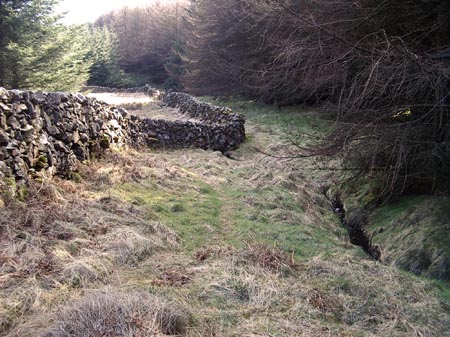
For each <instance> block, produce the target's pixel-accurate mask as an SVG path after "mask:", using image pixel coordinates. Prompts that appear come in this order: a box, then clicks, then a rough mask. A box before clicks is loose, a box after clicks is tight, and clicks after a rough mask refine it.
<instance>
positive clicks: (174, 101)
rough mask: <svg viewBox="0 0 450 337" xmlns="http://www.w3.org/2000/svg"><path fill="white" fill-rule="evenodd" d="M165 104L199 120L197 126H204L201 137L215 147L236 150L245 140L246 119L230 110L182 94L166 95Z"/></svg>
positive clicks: (172, 93)
mask: <svg viewBox="0 0 450 337" xmlns="http://www.w3.org/2000/svg"><path fill="white" fill-rule="evenodd" d="M163 104H165V105H167V106H169V107H172V108H177V109H179V111H180V112H181V113H183V114H186V115H188V116H189V117H191V118H194V119H196V120H198V121H199V123H197V124H196V126H200V125H203V130H204V132H203V133H204V134H203V135H202V136H201V137H203V138H204V139H207V140H208V141H210V142H212V143H213V144H214V146H219V148H220V149H221V150H233V149H236V148H237V147H238V146H239V144H240V143H242V142H243V141H244V139H245V119H244V117H243V116H242V115H240V114H238V113H234V112H233V111H232V110H231V109H230V108H227V107H219V106H216V105H212V104H210V103H205V102H201V101H199V100H198V99H196V98H195V97H192V96H190V95H188V94H185V93H181V92H170V93H168V94H166V95H164V96H163ZM201 142H203V140H201ZM200 147H203V146H200ZM213 149H214V147H213Z"/></svg>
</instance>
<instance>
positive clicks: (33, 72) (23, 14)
mask: <svg viewBox="0 0 450 337" xmlns="http://www.w3.org/2000/svg"><path fill="white" fill-rule="evenodd" d="M57 3H58V0H28V1H14V0H6V1H1V2H0V27H1V29H2V36H1V38H0V67H1V68H0V69H1V71H0V85H2V86H5V87H8V88H20V89H40V90H61V91H70V90H77V89H79V87H80V86H81V85H82V84H83V83H84V82H86V81H87V79H88V76H89V75H88V71H89V68H90V66H91V60H90V59H89V57H88V52H89V46H88V44H87V42H86V36H87V34H86V30H85V28H83V27H80V26H73V27H66V26H64V25H62V24H59V23H58V20H59V18H60V17H59V16H57V15H55V14H54V7H55V5H56V4H57Z"/></svg>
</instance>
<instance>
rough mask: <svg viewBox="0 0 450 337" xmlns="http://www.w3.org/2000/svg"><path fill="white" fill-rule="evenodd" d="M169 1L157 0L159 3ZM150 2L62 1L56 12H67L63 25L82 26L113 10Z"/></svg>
mask: <svg viewBox="0 0 450 337" xmlns="http://www.w3.org/2000/svg"><path fill="white" fill-rule="evenodd" d="M167 1H169V0H159V2H160V3H162V2H167ZM152 2H154V1H152V0H63V1H61V3H60V4H59V6H58V7H57V12H58V13H62V12H68V13H67V14H66V16H65V18H64V19H62V22H63V23H65V24H82V23H87V22H94V21H95V20H96V19H97V18H98V17H99V16H100V15H102V14H105V13H109V12H111V11H112V10H114V9H118V8H122V7H125V6H128V7H137V6H142V5H147V4H151V3H152Z"/></svg>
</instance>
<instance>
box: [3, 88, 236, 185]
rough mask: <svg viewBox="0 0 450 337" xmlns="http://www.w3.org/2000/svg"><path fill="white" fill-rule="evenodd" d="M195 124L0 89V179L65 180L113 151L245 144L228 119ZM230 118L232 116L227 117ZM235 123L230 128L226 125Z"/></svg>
mask: <svg viewBox="0 0 450 337" xmlns="http://www.w3.org/2000/svg"><path fill="white" fill-rule="evenodd" d="M214 111H215V112H214V113H212V114H211V116H212V119H211V120H212V122H208V121H207V118H206V114H205V118H204V119H203V120H202V121H199V122H191V121H167V120H153V119H149V118H142V117H138V116H135V115H131V114H130V113H128V112H127V111H126V110H125V109H121V108H116V107H114V106H110V105H108V104H106V103H104V102H102V101H98V100H96V99H95V98H88V97H86V96H84V95H82V94H65V93H43V92H27V91H18V90H9V91H8V90H5V89H3V88H0V177H2V176H3V177H5V176H6V177H14V178H15V179H16V180H19V181H27V179H28V177H29V175H30V174H31V175H33V174H46V175H50V176H51V175H55V174H56V175H60V176H63V177H68V176H70V175H71V172H73V171H74V170H76V167H77V165H79V163H80V162H83V161H85V160H88V159H89V158H91V155H93V154H94V155H96V154H99V153H101V152H102V151H104V150H105V149H106V148H108V147H109V146H111V145H114V146H119V147H120V146H123V145H130V146H135V147H139V146H151V147H175V148H180V147H190V146H195V147H200V148H203V149H213V150H219V151H227V150H230V149H235V148H237V147H238V146H239V144H240V143H241V142H242V141H243V140H244V138H245V130H244V125H243V123H244V120H243V118H241V119H239V118H238V117H236V116H238V115H236V114H232V113H230V114H229V115H230V117H229V118H230V119H223V120H221V119H220V118H218V117H213V116H215V113H216V112H217V111H216V109H214ZM231 115H236V116H235V117H231ZM234 119H236V121H235V122H236V123H237V120H239V123H237V124H233V123H235V122H233V123H231V124H230V123H228V122H227V121H228V120H230V121H233V120H234Z"/></svg>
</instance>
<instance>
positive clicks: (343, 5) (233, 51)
mask: <svg viewBox="0 0 450 337" xmlns="http://www.w3.org/2000/svg"><path fill="white" fill-rule="evenodd" d="M57 2H58V1H56V0H2V1H1V2H0V31H1V35H0V69H1V72H0V86H3V87H6V88H21V89H37V90H50V91H76V90H79V89H80V87H81V86H82V85H83V84H86V83H87V84H90V85H101V86H111V87H130V86H138V85H143V84H145V83H151V84H154V85H159V86H162V87H164V88H167V89H169V88H170V89H174V90H183V91H186V92H188V93H192V94H195V95H210V96H225V97H230V96H236V95H239V96H242V97H246V98H248V99H253V100H256V101H261V102H264V103H269V104H273V105H275V106H287V105H299V104H304V105H309V106H311V105H314V106H319V107H321V108H323V110H324V111H326V113H327V114H330V115H331V118H334V119H335V120H336V123H335V125H334V127H333V128H332V129H331V130H330V132H328V133H327V135H326V136H325V137H322V138H321V139H314V138H313V137H311V139H310V140H311V141H310V145H309V146H306V147H301V148H300V147H299V152H298V154H297V155H298V156H306V157H309V156H331V155H336V154H339V155H340V156H342V158H343V161H342V162H343V163H344V164H343V165H344V167H343V169H345V170H349V171H354V172H355V174H361V175H364V176H370V177H373V179H381V181H382V183H381V185H380V188H379V194H380V196H383V197H386V196H389V195H391V194H399V193H400V194H401V193H408V192H414V193H417V192H418V193H442V192H447V191H448V190H449V188H450V185H449V182H448V174H449V173H450V172H449V171H450V143H449V137H450V128H449V123H450V120H449V114H448V112H449V110H448V108H449V102H450V101H449V100H450V98H449V95H450V88H449V76H450V67H449V63H450V1H448V0H420V1H412V0H384V1H373V0H361V1H295V0H220V1H219V0H192V1H177V2H168V3H160V2H153V3H149V5H148V6H146V7H141V8H128V7H125V8H123V9H120V10H117V11H114V12H111V13H109V14H106V15H103V16H101V17H100V18H98V19H97V21H96V22H95V23H93V24H89V25H82V26H65V25H62V24H61V23H59V19H60V17H59V16H58V15H56V14H55V13H54V9H55V5H56V4H57ZM305 137H308V135H305Z"/></svg>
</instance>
